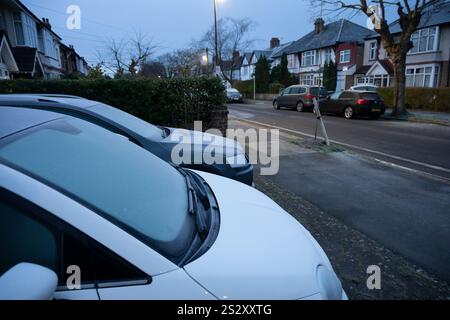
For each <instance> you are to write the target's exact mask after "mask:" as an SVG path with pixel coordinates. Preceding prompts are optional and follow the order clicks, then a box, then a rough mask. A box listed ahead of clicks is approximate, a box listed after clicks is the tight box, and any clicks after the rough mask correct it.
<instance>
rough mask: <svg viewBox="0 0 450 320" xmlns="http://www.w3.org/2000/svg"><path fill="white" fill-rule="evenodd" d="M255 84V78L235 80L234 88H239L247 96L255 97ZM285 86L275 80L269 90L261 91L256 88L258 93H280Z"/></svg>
mask: <svg viewBox="0 0 450 320" xmlns="http://www.w3.org/2000/svg"><path fill="white" fill-rule="evenodd" d="M253 85H254V84H253V80H247V81H234V82H233V88H235V89H237V90H238V91H239V92H240V93H242V94H243V95H244V96H245V97H253V90H254V89H253ZM283 88H284V86H283V85H282V84H281V83H279V82H273V83H271V84H269V92H259V91H258V90H256V93H270V94H278V93H280V91H281V90H282V89H283Z"/></svg>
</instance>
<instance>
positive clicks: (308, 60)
mask: <svg viewBox="0 0 450 320" xmlns="http://www.w3.org/2000/svg"><path fill="white" fill-rule="evenodd" d="M315 64H316V52H315V50H310V51H305V52H303V53H302V67H310V66H314V65H315Z"/></svg>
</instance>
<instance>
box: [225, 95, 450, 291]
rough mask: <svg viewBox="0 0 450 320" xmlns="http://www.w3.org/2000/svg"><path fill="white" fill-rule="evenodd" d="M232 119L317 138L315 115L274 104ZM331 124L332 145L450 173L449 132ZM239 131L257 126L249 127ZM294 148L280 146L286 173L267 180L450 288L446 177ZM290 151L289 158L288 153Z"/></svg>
mask: <svg viewBox="0 0 450 320" xmlns="http://www.w3.org/2000/svg"><path fill="white" fill-rule="evenodd" d="M230 113H231V114H230V115H231V116H232V117H235V118H240V119H243V120H244V121H253V122H259V123H265V124H268V125H271V126H277V127H283V128H286V129H289V130H292V132H290V134H292V133H293V131H301V132H305V133H307V134H314V131H315V122H316V120H315V117H314V116H313V115H312V114H310V113H297V112H295V111H290V110H280V111H275V110H273V109H272V108H271V106H270V105H268V104H258V105H231V106H230ZM325 123H326V126H327V129H328V131H329V135H330V137H331V138H332V139H334V140H337V141H339V142H342V143H345V144H351V145H354V146H355V147H357V148H369V149H371V150H373V151H374V152H382V153H383V154H389V155H392V156H393V157H401V158H404V159H405V160H408V161H414V162H420V163H422V162H423V163H424V165H425V164H426V165H430V166H439V167H442V169H448V168H450V128H449V127H445V126H439V125H432V124H419V123H407V122H397V121H388V120H377V121H370V120H364V119H361V120H360V119H357V120H350V121H348V120H345V119H343V118H337V117H332V116H325ZM240 126H244V127H248V126H250V127H252V124H251V123H249V122H248V123H246V122H243V123H242V124H241V125H240ZM255 126H256V125H255ZM289 145H290V143H287V144H286V142H285V143H282V144H281V147H282V150H281V155H280V170H279V173H278V174H277V175H275V176H268V177H267V178H268V179H270V180H271V181H273V182H275V183H276V184H278V185H280V186H282V187H284V188H286V189H287V190H289V191H290V192H292V193H294V194H296V195H298V196H300V197H302V198H303V199H305V200H307V201H309V202H310V203H312V204H314V205H315V206H317V207H318V208H320V209H321V210H323V211H324V212H325V213H327V214H329V215H332V216H334V217H336V218H338V219H339V220H340V221H341V222H343V223H344V224H346V225H348V226H350V227H351V228H354V229H356V230H358V231H360V232H362V233H363V234H364V235H366V236H368V237H369V238H370V239H373V240H375V241H377V242H379V243H381V244H382V245H383V246H385V247H386V248H388V249H390V250H392V251H394V252H396V253H398V254H400V255H401V256H403V257H405V258H406V259H407V260H409V261H411V262H412V263H414V264H415V265H417V266H418V268H423V269H425V270H427V271H430V272H431V274H434V275H436V276H437V277H438V278H440V279H443V280H445V281H447V282H448V283H450V267H449V266H450V249H449V244H450V180H448V179H446V178H445V177H448V176H449V174H448V173H447V172H446V171H442V170H433V169H430V168H429V167H427V166H424V165H420V164H416V163H411V162H408V161H400V160H398V159H397V158H392V157H391V156H389V155H386V156H384V157H382V156H380V154H373V153H371V152H370V151H369V152H361V153H363V155H364V157H359V156H357V153H359V150H356V151H357V152H356V155H355V156H352V154H348V153H342V154H341V153H334V154H323V153H311V154H302V153H295V152H292V151H291V149H292V146H289ZM286 148H287V149H288V151H287V152H286V151H285V150H283V149H286ZM347 149H348V148H347ZM374 159H384V160H386V161H389V162H394V163H397V164H399V165H402V166H405V167H409V168H413V169H418V170H421V171H425V172H429V173H432V174H433V175H438V176H440V177H444V178H436V177H431V176H429V175H428V174H422V173H420V172H415V171H411V170H405V169H403V168H398V167H395V166H390V165H386V164H385V163H380V162H377V161H375V160H374ZM269 196H270V195H269ZM354 258H355V259H358V257H354ZM373 263H374V264H377V261H374V262H373Z"/></svg>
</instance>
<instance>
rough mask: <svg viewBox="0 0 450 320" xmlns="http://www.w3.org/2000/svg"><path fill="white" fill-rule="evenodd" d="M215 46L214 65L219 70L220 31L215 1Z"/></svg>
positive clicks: (215, 0)
mask: <svg viewBox="0 0 450 320" xmlns="http://www.w3.org/2000/svg"><path fill="white" fill-rule="evenodd" d="M214 45H215V51H216V52H215V54H216V58H215V59H214V64H215V67H216V69H217V66H218V65H219V63H220V61H219V42H218V30H217V0H214Z"/></svg>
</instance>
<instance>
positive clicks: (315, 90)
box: [311, 87, 328, 98]
mask: <svg viewBox="0 0 450 320" xmlns="http://www.w3.org/2000/svg"><path fill="white" fill-rule="evenodd" d="M318 93H319V87H312V88H311V94H312V95H313V96H315V97H317V96H319V97H320V98H324V97H326V96H328V90H327V89H326V88H320V95H319V94H318Z"/></svg>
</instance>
